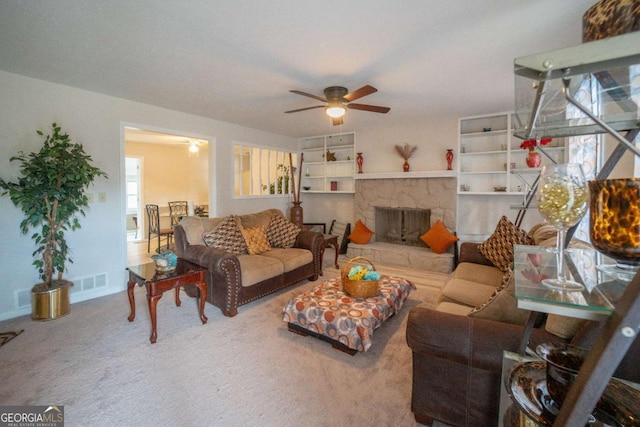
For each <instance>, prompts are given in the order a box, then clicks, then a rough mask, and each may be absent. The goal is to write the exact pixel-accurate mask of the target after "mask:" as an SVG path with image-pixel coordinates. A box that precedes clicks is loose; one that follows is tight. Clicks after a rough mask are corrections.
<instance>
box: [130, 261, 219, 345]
mask: <svg viewBox="0 0 640 427" xmlns="http://www.w3.org/2000/svg"><path fill="white" fill-rule="evenodd" d="M127 270H128V271H129V282H128V283H127V294H128V296H129V305H130V307H131V314H130V315H129V317H128V319H129V322H133V319H135V317H136V305H135V297H134V295H133V289H134V286H135V285H136V283H137V284H138V286H142V285H144V286H145V287H146V288H147V302H148V303H149V313H150V315H151V337H149V340H150V341H151V344H154V343H155V342H156V340H157V338H158V333H157V322H156V316H157V311H156V307H157V305H158V301H159V300H160V298H161V297H162V294H163V293H164V292H166V291H169V290H171V289H175V300H176V306H180V304H181V302H180V287H181V286H185V285H194V286H196V287H197V288H198V289H199V290H200V301H199V310H198V311H199V314H200V320H202V324H205V323H207V320H208V319H207V317H206V316H205V315H204V302H205V300H206V299H207V284H206V282H205V278H204V273H205V271H206V269H205V268H204V267H200V266H199V265H196V264H193V263H191V262H189V261H186V260H183V259H179V260H178V265H177V267H176V269H175V270H174V271H172V272H170V273H160V272H156V265H155V264H154V263H152V262H151V263H148V264H142V265H136V266H133V267H128V268H127Z"/></svg>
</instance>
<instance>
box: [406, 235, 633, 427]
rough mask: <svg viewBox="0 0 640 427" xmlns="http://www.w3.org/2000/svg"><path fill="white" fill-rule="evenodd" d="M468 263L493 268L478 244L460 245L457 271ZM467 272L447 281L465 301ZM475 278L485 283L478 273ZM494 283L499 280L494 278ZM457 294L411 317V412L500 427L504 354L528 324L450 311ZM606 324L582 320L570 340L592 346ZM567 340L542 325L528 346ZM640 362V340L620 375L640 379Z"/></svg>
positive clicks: (421, 417)
mask: <svg viewBox="0 0 640 427" xmlns="http://www.w3.org/2000/svg"><path fill="white" fill-rule="evenodd" d="M464 263H472V264H477V265H478V266H480V267H482V268H485V267H488V266H490V265H491V263H490V262H489V261H488V260H487V259H486V258H484V257H483V256H482V255H481V254H480V253H478V251H477V250H476V249H475V244H472V243H468V242H465V243H463V244H462V245H461V253H460V264H459V266H458V268H460V267H462V269H461V270H465V266H464ZM458 268H457V269H456V270H458ZM469 268H473V266H470V265H467V266H466V272H465V275H466V278H461V277H457V278H456V272H454V273H453V274H452V276H451V279H450V280H449V282H454V284H456V283H455V282H456V281H457V288H455V287H454V289H455V290H457V294H458V295H460V297H461V298H465V297H468V295H469V294H470V293H473V291H471V290H470V291H469V293H467V294H466V295H465V294H464V292H462V286H461V283H462V284H463V283H464V281H465V280H466V279H469V277H468V276H469ZM478 271H481V270H478ZM495 276H496V277H499V275H495ZM476 277H477V279H478V281H482V278H481V277H480V275H479V274H478V272H476ZM493 280H497V279H496V278H495V277H494V279H493ZM449 282H448V283H447V285H448V284H449ZM467 282H469V283H468V286H469V287H472V286H478V285H479V284H475V285H474V284H473V283H472V282H471V281H470V280H467ZM447 285H445V288H446V287H447ZM480 285H481V284H480ZM455 294H456V293H454V292H451V291H450V292H449V297H447V296H443V297H441V303H440V304H439V306H440V305H441V304H442V307H440V310H438V309H437V308H436V309H429V308H425V307H416V308H414V309H412V310H411V312H410V313H409V318H408V322H407V331H406V338H407V343H408V345H409V347H410V348H411V350H412V353H413V390H412V397H411V410H412V412H413V413H414V416H415V419H416V421H417V422H419V423H421V424H425V425H431V424H432V422H433V421H434V420H437V421H439V422H442V423H445V424H448V425H452V426H496V425H498V417H499V402H500V391H501V387H502V378H501V373H502V359H503V351H504V350H507V351H513V352H516V351H517V349H518V347H519V345H520V341H521V339H522V335H523V331H524V326H523V325H522V324H513V323H505V322H503V321H497V320H491V319H487V318H480V317H473V315H469V313H470V311H471V310H472V307H467V308H466V309H465V308H464V307H463V306H462V305H461V304H458V308H456V309H452V306H453V303H452V302H451V296H454V295H455ZM443 309H444V311H443ZM602 326H603V325H602V324H601V323H597V322H589V321H580V322H578V323H576V327H577V332H575V334H574V335H573V338H572V339H570V341H571V342H572V343H574V344H577V345H580V346H583V347H587V348H589V347H591V346H592V345H593V343H594V342H595V340H596V338H597V337H598V333H599V330H600V328H601V327H602ZM567 340H568V339H565V338H561V337H559V336H557V335H554V334H552V333H550V332H547V331H546V330H545V328H544V327H542V326H540V327H536V328H534V329H533V332H532V335H531V339H530V341H529V347H530V348H535V347H536V346H537V345H538V344H541V343H544V342H565V341H567ZM638 363H640V340H638V339H636V340H635V342H634V344H633V345H632V347H631V349H630V350H629V352H628V353H627V356H626V357H625V359H624V360H623V362H622V363H621V364H620V366H619V368H618V370H617V371H616V376H617V377H619V378H625V379H628V380H631V381H634V382H638V381H640V370H638V369H637V366H638Z"/></svg>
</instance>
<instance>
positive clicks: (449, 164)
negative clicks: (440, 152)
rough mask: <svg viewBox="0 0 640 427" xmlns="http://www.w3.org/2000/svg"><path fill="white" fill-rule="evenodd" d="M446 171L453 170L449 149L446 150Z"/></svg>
mask: <svg viewBox="0 0 640 427" xmlns="http://www.w3.org/2000/svg"><path fill="white" fill-rule="evenodd" d="M446 157H447V170H448V171H450V170H452V169H453V150H452V149H451V148H449V149H448V150H447V154H446Z"/></svg>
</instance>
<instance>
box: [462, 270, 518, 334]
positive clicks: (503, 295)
mask: <svg viewBox="0 0 640 427" xmlns="http://www.w3.org/2000/svg"><path fill="white" fill-rule="evenodd" d="M512 276H513V273H512V272H511V271H508V272H506V273H504V276H503V277H502V284H501V285H500V286H498V287H497V288H496V290H495V291H494V292H493V295H491V297H490V298H489V300H488V301H487V302H485V303H484V304H482V305H480V306H477V307H475V308H474V309H473V310H471V313H469V316H470V317H479V318H482V319H490V320H496V321H498V322H503V323H511V324H514V325H524V323H525V322H526V321H527V318H528V317H529V311H527V310H522V309H520V308H518V304H517V300H516V295H515V284H514V278H513V277H512Z"/></svg>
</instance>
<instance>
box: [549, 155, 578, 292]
mask: <svg viewBox="0 0 640 427" xmlns="http://www.w3.org/2000/svg"><path fill="white" fill-rule="evenodd" d="M537 197H538V211H539V212H540V214H541V215H542V216H543V217H545V218H546V219H547V220H548V221H549V222H550V223H551V224H552V225H553V226H555V227H556V229H557V230H558V235H557V254H556V260H557V266H558V274H557V277H556V278H555V279H545V280H543V281H542V284H543V285H545V286H547V287H550V288H553V289H562V290H566V291H575V290H581V289H583V288H584V287H583V286H582V285H581V284H580V283H578V282H576V281H573V280H570V279H567V277H566V275H565V262H564V246H565V238H566V235H567V229H568V228H569V227H572V226H574V225H576V224H577V223H578V222H579V221H580V219H582V217H583V216H584V214H585V213H586V212H587V205H588V200H589V190H588V187H587V181H586V179H585V177H584V174H583V173H582V168H581V167H580V165H578V164H575V163H564V164H557V165H549V166H544V167H543V168H542V172H541V173H540V183H539V186H538V194H537Z"/></svg>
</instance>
